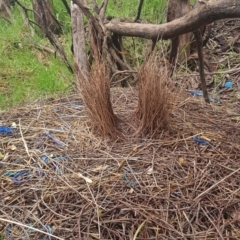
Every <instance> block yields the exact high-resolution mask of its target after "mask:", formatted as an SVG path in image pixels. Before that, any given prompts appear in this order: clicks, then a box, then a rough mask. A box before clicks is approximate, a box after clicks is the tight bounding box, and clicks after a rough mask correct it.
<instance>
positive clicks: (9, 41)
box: [0, 1, 74, 109]
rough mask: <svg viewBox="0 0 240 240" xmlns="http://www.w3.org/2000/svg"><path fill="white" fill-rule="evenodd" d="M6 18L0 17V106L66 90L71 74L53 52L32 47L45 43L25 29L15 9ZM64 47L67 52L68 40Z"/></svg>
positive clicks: (71, 77)
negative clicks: (6, 19) (7, 18)
mask: <svg viewBox="0 0 240 240" xmlns="http://www.w3.org/2000/svg"><path fill="white" fill-rule="evenodd" d="M26 2H27V1H26ZM26 6H27V5H26ZM28 7H30V6H28ZM10 21H11V24H9V23H7V22H6V21H4V20H3V19H0V39H1V41H0V56H1V57H0V69H1V72H0V109H5V108H8V107H10V106H12V105H14V104H18V103H21V102H23V101H32V100H34V99H37V98H41V97H45V96H49V95H51V96H54V95H56V94H58V93H64V92H66V91H68V90H69V86H70V83H71V82H72V81H73V80H74V76H73V75H72V74H71V73H70V72H69V71H68V69H67V68H66V66H65V65H64V64H63V63H62V61H61V60H60V59H59V58H58V57H55V56H54V54H52V53H48V52H46V51H43V50H39V49H37V48H36V47H35V46H37V44H39V43H41V44H42V45H47V46H49V47H51V46H50V44H49V42H48V41H47V40H46V39H41V38H39V37H38V36H37V35H36V34H34V33H33V32H32V31H30V30H29V28H28V27H27V26H26V25H25V24H24V20H23V18H22V13H21V11H19V9H18V8H15V9H14V12H13V18H12V19H11V20H10ZM62 42H63V43H64V42H65V37H64V39H63V40H62ZM66 49H69V55H70V42H69V44H66Z"/></svg>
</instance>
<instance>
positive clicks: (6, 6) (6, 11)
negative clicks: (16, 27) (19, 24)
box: [0, 0, 14, 18]
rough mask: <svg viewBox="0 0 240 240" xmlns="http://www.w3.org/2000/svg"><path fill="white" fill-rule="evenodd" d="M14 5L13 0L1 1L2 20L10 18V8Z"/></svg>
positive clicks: (0, 14) (0, 15) (0, 13)
mask: <svg viewBox="0 0 240 240" xmlns="http://www.w3.org/2000/svg"><path fill="white" fill-rule="evenodd" d="M11 5H14V1H13V0H0V18H1V17H3V18H9V17H10V14H11V12H10V7H11Z"/></svg>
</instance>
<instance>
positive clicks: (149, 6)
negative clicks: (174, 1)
mask: <svg viewBox="0 0 240 240" xmlns="http://www.w3.org/2000/svg"><path fill="white" fill-rule="evenodd" d="M98 2H101V1H98ZM138 3H139V0H132V1H117V0H110V1H109V4H108V8H107V15H109V16H115V17H122V18H134V17H135V16H136V15H137V8H138ZM166 5H167V0H161V1H159V0H151V1H144V3H143V7H142V12H141V17H140V18H141V19H144V20H147V21H148V22H152V23H162V22H164V21H165V14H164V12H165V8H166Z"/></svg>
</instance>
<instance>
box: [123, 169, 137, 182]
mask: <svg viewBox="0 0 240 240" xmlns="http://www.w3.org/2000/svg"><path fill="white" fill-rule="evenodd" d="M128 173H132V174H133V172H132V171H131V170H129V169H128V170H126V171H124V179H125V180H126V181H127V182H128V183H129V184H130V185H131V186H135V185H137V182H136V181H131V180H130V179H129V178H128V176H127V174H128Z"/></svg>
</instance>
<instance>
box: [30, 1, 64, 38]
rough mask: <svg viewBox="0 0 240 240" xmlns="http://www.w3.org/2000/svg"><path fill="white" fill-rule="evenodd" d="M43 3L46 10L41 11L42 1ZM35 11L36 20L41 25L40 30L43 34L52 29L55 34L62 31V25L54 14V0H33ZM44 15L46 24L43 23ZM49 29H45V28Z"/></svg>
mask: <svg viewBox="0 0 240 240" xmlns="http://www.w3.org/2000/svg"><path fill="white" fill-rule="evenodd" d="M39 1H41V4H42V5H43V8H44V11H41V7H40V5H39V4H40V3H39ZM33 11H34V20H35V22H36V23H37V25H38V26H39V27H40V29H41V31H40V32H38V33H39V34H40V35H42V34H43V33H44V32H46V31H49V30H50V31H51V32H52V33H54V34H57V35H58V34H60V33H61V25H60V23H59V22H58V20H57V19H56V18H55V16H54V11H53V8H52V0H33ZM43 15H44V17H45V19H46V26H45V25H44V23H43ZM46 27H47V28H48V29H43V28H46Z"/></svg>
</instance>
